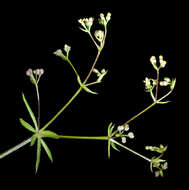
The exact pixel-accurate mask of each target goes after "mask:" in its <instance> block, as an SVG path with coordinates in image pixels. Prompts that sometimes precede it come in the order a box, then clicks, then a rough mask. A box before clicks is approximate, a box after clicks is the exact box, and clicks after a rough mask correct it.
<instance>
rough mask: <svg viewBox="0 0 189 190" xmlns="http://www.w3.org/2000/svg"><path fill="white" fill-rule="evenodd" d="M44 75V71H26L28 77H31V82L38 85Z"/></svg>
mask: <svg viewBox="0 0 189 190" xmlns="http://www.w3.org/2000/svg"><path fill="white" fill-rule="evenodd" d="M43 74H44V69H35V70H32V69H28V70H27V71H26V75H27V76H28V77H30V81H31V82H32V83H33V84H34V85H36V84H38V82H39V80H40V78H41V76H42V75H43Z"/></svg>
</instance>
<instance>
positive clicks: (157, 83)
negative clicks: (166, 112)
mask: <svg viewBox="0 0 189 190" xmlns="http://www.w3.org/2000/svg"><path fill="white" fill-rule="evenodd" d="M158 88H159V69H157V79H156V95H155V100H157V99H158Z"/></svg>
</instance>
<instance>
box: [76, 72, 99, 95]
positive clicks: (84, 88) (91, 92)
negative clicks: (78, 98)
mask: <svg viewBox="0 0 189 190" xmlns="http://www.w3.org/2000/svg"><path fill="white" fill-rule="evenodd" d="M77 81H78V83H79V85H80V86H81V88H82V89H83V90H85V91H86V92H88V93H90V94H97V93H96V92H93V91H92V90H90V89H89V88H87V87H86V86H85V85H84V84H83V83H82V82H81V79H80V77H79V75H78V76H77Z"/></svg>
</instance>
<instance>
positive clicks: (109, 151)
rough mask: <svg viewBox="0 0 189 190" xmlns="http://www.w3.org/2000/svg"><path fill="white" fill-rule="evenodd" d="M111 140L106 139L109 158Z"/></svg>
mask: <svg viewBox="0 0 189 190" xmlns="http://www.w3.org/2000/svg"><path fill="white" fill-rule="evenodd" d="M110 149H111V142H110V140H108V158H109V159H110Z"/></svg>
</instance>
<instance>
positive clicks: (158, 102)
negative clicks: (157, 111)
mask: <svg viewBox="0 0 189 190" xmlns="http://www.w3.org/2000/svg"><path fill="white" fill-rule="evenodd" d="M169 102H170V101H165V102H162V101H161V102H157V103H158V104H167V103H169Z"/></svg>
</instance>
